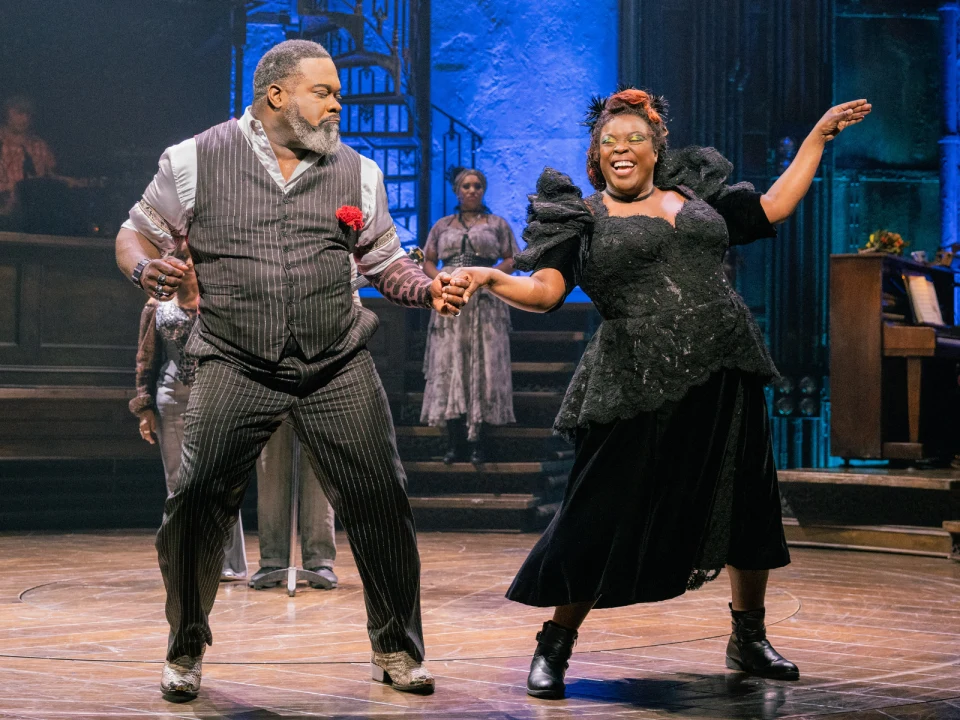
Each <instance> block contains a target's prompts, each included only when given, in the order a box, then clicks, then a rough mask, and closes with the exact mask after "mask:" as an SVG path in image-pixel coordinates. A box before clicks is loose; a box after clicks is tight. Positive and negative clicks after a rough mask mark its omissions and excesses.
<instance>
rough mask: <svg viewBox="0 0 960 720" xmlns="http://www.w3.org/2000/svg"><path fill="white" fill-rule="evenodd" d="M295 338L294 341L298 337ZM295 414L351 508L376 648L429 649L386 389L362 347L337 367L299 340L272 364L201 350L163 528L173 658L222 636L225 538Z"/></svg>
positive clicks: (337, 497) (318, 464) (336, 500)
mask: <svg viewBox="0 0 960 720" xmlns="http://www.w3.org/2000/svg"><path fill="white" fill-rule="evenodd" d="M294 347H296V346H295V344H294ZM287 416H289V418H290V420H291V422H292V424H293V426H294V429H295V430H296V432H297V434H298V435H299V437H300V440H301V442H303V443H304V444H305V445H307V446H308V447H309V449H310V450H311V452H309V453H304V455H305V456H307V457H310V458H311V462H312V463H313V464H314V469H315V470H316V474H317V477H318V478H319V480H320V483H321V485H322V487H323V491H324V493H325V494H326V496H327V498H328V499H329V500H330V503H331V504H332V505H333V507H334V510H335V511H336V513H337V515H338V516H339V517H340V521H341V523H342V524H343V527H344V529H345V530H346V532H347V537H348V539H349V541H350V547H351V549H352V550H353V555H354V559H355V560H356V563H357V569H358V570H359V573H360V579H361V581H362V583H363V589H364V599H365V601H366V608H367V631H368V634H369V636H370V643H371V645H372V646H373V649H374V650H375V651H377V652H397V651H401V650H403V651H406V652H408V653H410V655H412V656H413V657H414V658H416V659H417V660H422V659H423V654H424V648H423V629H422V626H421V619H420V556H419V553H418V550H417V540H416V532H415V529H414V523H413V515H412V512H411V510H410V503H409V500H408V499H407V494H406V476H405V474H404V471H403V466H402V465H401V463H400V458H399V455H398V454H397V446H396V436H395V433H394V428H393V420H392V418H391V416H390V409H389V406H388V404H387V397H386V393H385V392H384V390H383V386H382V385H381V383H380V378H379V377H378V376H377V373H376V370H375V368H374V365H373V360H372V359H371V357H370V354H369V353H368V352H367V350H365V349H361V350H359V351H357V352H355V353H353V354H351V355H349V356H348V357H347V358H345V359H342V360H340V361H338V362H337V363H336V364H334V365H333V366H332V367H331V366H330V365H329V363H326V364H311V363H309V362H307V361H306V360H305V359H304V358H303V357H302V355H301V354H300V353H299V350H298V351H297V352H296V353H294V354H292V355H288V356H286V357H284V358H283V359H281V361H280V362H279V364H277V365H276V366H274V367H271V368H269V369H266V368H264V367H262V366H260V367H257V366H253V365H249V364H246V363H245V362H243V361H238V360H236V359H234V358H228V357H226V356H220V357H216V356H215V357H206V358H203V359H201V362H200V366H199V367H198V369H197V374H196V379H195V381H194V385H193V390H192V392H191V394H190V402H189V405H188V407H187V413H186V418H185V427H184V434H185V437H184V445H183V458H182V461H181V475H180V484H179V487H178V488H177V491H176V492H175V493H173V495H171V496H170V497H169V498H168V499H167V501H166V505H165V506H164V520H163V524H162V526H161V527H160V531H159V533H158V534H157V553H158V556H159V560H160V570H161V572H162V573H163V581H164V585H165V586H166V590H167V604H166V614H167V621H168V622H169V623H170V629H171V631H170V642H169V646H168V650H167V659H168V660H175V659H176V658H177V657H179V656H181V655H192V656H197V655H199V654H200V653H201V651H202V650H203V647H204V644H213V635H212V633H211V631H210V626H209V622H208V617H209V614H210V611H211V610H212V608H213V603H214V599H215V597H216V593H217V587H218V584H219V583H218V581H219V578H220V566H221V563H222V561H223V541H224V538H225V537H226V535H227V533H229V532H230V530H231V528H232V527H233V524H234V523H235V522H236V520H237V514H238V512H239V508H240V503H241V501H242V499H243V495H244V492H245V491H246V487H247V484H248V482H249V480H250V477H251V470H252V469H253V467H254V464H255V463H256V460H257V457H258V456H259V455H260V451H261V450H262V449H263V447H264V445H265V444H266V442H267V440H268V439H269V438H270V435H271V434H272V433H273V432H274V431H275V430H276V429H277V427H278V426H279V425H280V422H281V420H282V419H283V418H284V417H287Z"/></svg>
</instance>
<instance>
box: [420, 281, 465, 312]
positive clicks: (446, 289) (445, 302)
mask: <svg viewBox="0 0 960 720" xmlns="http://www.w3.org/2000/svg"><path fill="white" fill-rule="evenodd" d="M468 287H470V281H469V279H468V278H455V277H453V275H451V274H450V273H445V272H442V273H439V274H438V275H437V276H436V277H435V278H434V279H433V282H432V283H431V284H430V297H431V300H432V304H433V309H434V310H436V311H437V312H438V313H440V314H441V315H453V316H457V315H459V314H460V308H462V307H463V306H464V305H465V304H466V300H464V299H463V294H464V292H466V289H467V288H468Z"/></svg>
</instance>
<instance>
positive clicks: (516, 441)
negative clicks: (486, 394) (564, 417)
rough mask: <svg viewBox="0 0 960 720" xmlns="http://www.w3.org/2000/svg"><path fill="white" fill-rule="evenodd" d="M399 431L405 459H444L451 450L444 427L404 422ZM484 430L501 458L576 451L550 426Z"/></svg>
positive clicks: (490, 451)
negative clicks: (449, 449)
mask: <svg viewBox="0 0 960 720" xmlns="http://www.w3.org/2000/svg"><path fill="white" fill-rule="evenodd" d="M396 431H397V445H398V447H399V449H400V457H402V458H403V459H404V460H440V458H442V457H443V456H444V455H445V454H446V452H447V432H446V430H445V429H443V428H432V427H425V426H423V425H419V426H400V427H397V428H396ZM484 433H485V445H486V450H487V455H488V456H489V457H490V459H491V460H494V461H497V462H510V461H522V460H528V461H529V460H560V459H565V458H567V457H568V454H570V453H572V452H573V450H572V447H571V446H570V444H569V443H568V442H566V440H564V439H563V438H561V437H559V436H557V435H554V434H553V431H552V430H551V429H550V428H526V427H518V426H516V425H508V426H504V427H495V428H492V427H487V428H485V429H484Z"/></svg>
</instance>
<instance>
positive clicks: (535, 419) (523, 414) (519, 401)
mask: <svg viewBox="0 0 960 720" xmlns="http://www.w3.org/2000/svg"><path fill="white" fill-rule="evenodd" d="M564 390H565V388H563V389H555V390H543V391H540V390H538V391H515V392H514V393H513V411H514V415H515V416H516V418H517V425H518V426H520V427H524V428H547V427H553V421H554V418H556V416H557V412H558V411H559V410H560V404H561V403H562V402H563V395H564ZM390 406H391V411H392V412H393V420H394V422H395V423H396V424H397V425H417V424H419V423H420V411H421V409H422V408H423V393H422V392H408V393H395V394H391V395H390Z"/></svg>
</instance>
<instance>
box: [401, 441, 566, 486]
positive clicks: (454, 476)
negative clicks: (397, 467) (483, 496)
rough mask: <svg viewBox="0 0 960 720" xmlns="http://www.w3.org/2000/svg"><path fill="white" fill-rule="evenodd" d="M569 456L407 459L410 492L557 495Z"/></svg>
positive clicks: (564, 484) (405, 466) (405, 464)
mask: <svg viewBox="0 0 960 720" xmlns="http://www.w3.org/2000/svg"><path fill="white" fill-rule="evenodd" d="M569 455H570V457H566V458H563V459H558V460H545V461H541V462H487V463H481V464H479V465H473V464H471V463H467V462H456V463H452V464H450V465H445V464H444V463H443V462H442V461H440V460H427V461H423V460H420V461H416V460H413V461H409V460H406V459H404V463H403V467H404V469H405V470H406V473H407V492H408V493H409V494H410V495H411V496H414V495H416V496H422V495H430V496H440V495H455V494H463V493H534V494H545V495H551V496H553V495H556V494H557V493H558V492H562V490H563V488H564V487H565V486H566V483H567V478H568V477H569V475H570V468H571V467H572V466H573V458H572V451H571V452H570V453H569Z"/></svg>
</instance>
